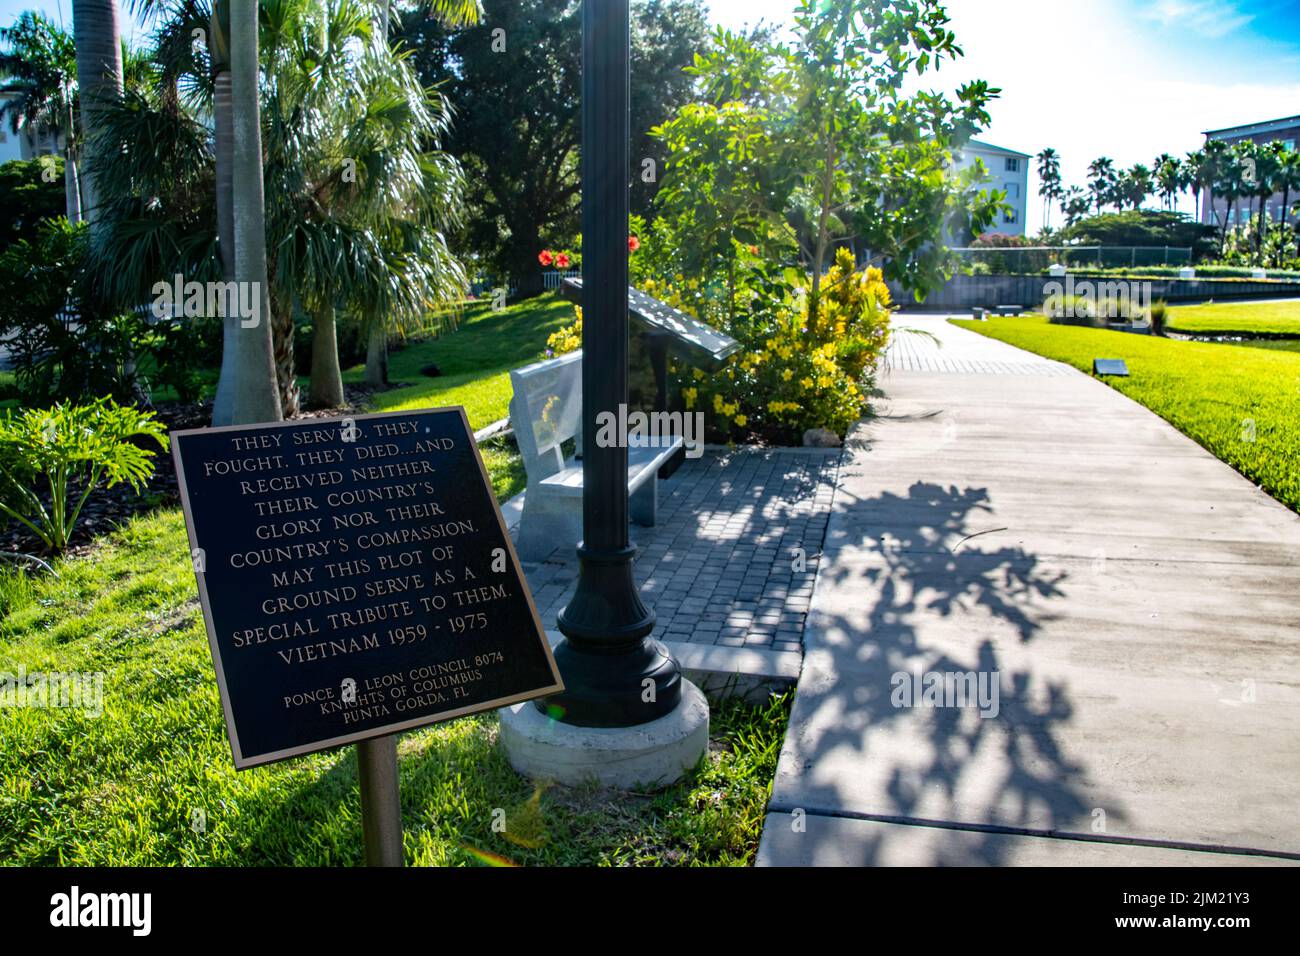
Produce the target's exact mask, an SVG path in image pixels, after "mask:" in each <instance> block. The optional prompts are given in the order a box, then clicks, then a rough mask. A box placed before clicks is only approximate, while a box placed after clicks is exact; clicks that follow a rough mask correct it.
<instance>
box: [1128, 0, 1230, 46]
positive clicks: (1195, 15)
mask: <svg viewBox="0 0 1300 956" xmlns="http://www.w3.org/2000/svg"><path fill="white" fill-rule="evenodd" d="M1138 16H1139V17H1140V18H1141V19H1143V20H1147V21H1150V22H1153V23H1158V24H1159V25H1160V26H1161V27H1163V28H1166V29H1179V30H1191V31H1192V32H1193V33H1196V34H1198V35H1200V36H1202V37H1205V38H1207V39H1211V40H1217V39H1220V38H1221V37H1225V36H1228V35H1229V34H1231V33H1236V32H1237V31H1238V30H1240V29H1242V28H1243V27H1247V26H1249V25H1250V24H1251V23H1252V22H1253V21H1254V20H1255V15H1254V14H1253V13H1243V12H1242V11H1241V9H1240V7H1239V6H1238V5H1237V4H1236V3H1233V2H1231V0H1156V2H1155V3H1152V4H1151V5H1149V6H1148V7H1147V8H1146V9H1144V10H1142V11H1141V12H1140V13H1139V14H1138Z"/></svg>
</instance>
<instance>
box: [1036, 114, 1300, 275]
mask: <svg viewBox="0 0 1300 956" xmlns="http://www.w3.org/2000/svg"><path fill="white" fill-rule="evenodd" d="M1037 159H1038V177H1039V180H1040V184H1039V187H1038V194H1039V196H1040V197H1042V199H1043V221H1044V223H1045V224H1046V225H1047V226H1049V227H1050V225H1051V211H1052V209H1053V208H1059V209H1060V210H1061V212H1062V213H1063V214H1064V215H1065V220H1066V223H1067V225H1073V224H1074V223H1076V222H1078V221H1079V220H1080V219H1082V218H1084V217H1086V216H1089V215H1093V214H1101V213H1102V212H1103V211H1104V210H1106V209H1108V208H1112V207H1113V208H1114V209H1115V211H1116V212H1123V211H1124V210H1126V209H1140V208H1142V206H1143V204H1144V203H1146V201H1147V200H1148V199H1150V198H1152V197H1154V196H1158V197H1159V199H1160V207H1161V208H1162V209H1167V210H1173V209H1174V208H1175V206H1176V205H1177V202H1178V197H1179V196H1181V195H1182V194H1183V193H1186V192H1190V193H1192V195H1193V196H1194V197H1195V200H1196V218H1197V220H1198V221H1199V220H1200V219H1201V197H1202V196H1203V195H1206V194H1208V196H1209V202H1210V209H1211V210H1212V212H1213V216H1214V223H1215V225H1216V226H1217V228H1218V230H1219V244H1220V250H1222V249H1223V247H1224V246H1225V244H1226V243H1227V242H1228V239H1229V235H1230V233H1231V230H1232V229H1233V228H1234V227H1239V228H1241V229H1244V228H1245V227H1246V226H1247V225H1248V224H1249V226H1250V231H1251V233H1252V236H1251V237H1250V238H1251V241H1253V243H1254V246H1255V253H1256V254H1257V255H1258V254H1260V253H1261V252H1262V250H1263V244H1264V242H1265V239H1266V237H1267V236H1268V235H1269V233H1270V231H1273V230H1276V231H1280V232H1281V234H1282V235H1283V236H1284V237H1285V242H1284V243H1283V244H1282V245H1283V247H1285V246H1286V244H1288V243H1290V242H1291V241H1293V240H1294V222H1293V214H1294V213H1295V211H1296V207H1297V206H1300V203H1296V202H1292V200H1293V199H1296V200H1300V150H1296V149H1294V148H1288V147H1287V145H1286V144H1284V143H1282V142H1279V141H1276V140H1275V141H1273V142H1270V143H1254V142H1250V141H1244V142H1239V143H1231V144H1230V143H1226V142H1223V141H1222V140H1210V141H1209V142H1208V143H1206V144H1205V146H1204V147H1203V148H1201V149H1199V150H1196V151H1195V152H1192V153H1188V154H1187V156H1186V157H1184V158H1183V159H1179V158H1178V157H1176V156H1173V155H1170V154H1169V153H1161V154H1160V155H1159V156H1157V157H1156V158H1155V161H1154V162H1153V163H1152V164H1151V165H1150V166H1147V165H1144V164H1141V163H1139V164H1137V165H1135V166H1133V167H1132V168H1131V169H1119V168H1117V167H1116V166H1115V162H1114V160H1111V159H1109V158H1107V157H1104V156H1103V157H1101V158H1099V159H1095V160H1093V161H1092V163H1090V164H1089V165H1088V185H1087V188H1086V189H1085V188H1084V187H1082V186H1070V187H1069V188H1068V189H1067V188H1066V187H1065V185H1064V183H1063V182H1062V179H1061V163H1060V157H1059V156H1058V155H1057V152H1056V150H1054V149H1050V148H1048V149H1044V150H1043V151H1042V152H1041V153H1039V154H1038V157H1037ZM1277 195H1280V196H1281V197H1282V205H1281V209H1282V210H1283V212H1282V215H1281V216H1280V221H1279V222H1277V223H1276V224H1275V223H1274V222H1273V220H1272V217H1271V216H1270V214H1269V209H1268V202H1269V200H1270V199H1271V198H1272V197H1273V196H1277ZM1243 204H1244V205H1243ZM1239 211H1240V212H1241V213H1243V214H1244V215H1240V216H1239V215H1238V212H1239ZM1279 254H1280V253H1279Z"/></svg>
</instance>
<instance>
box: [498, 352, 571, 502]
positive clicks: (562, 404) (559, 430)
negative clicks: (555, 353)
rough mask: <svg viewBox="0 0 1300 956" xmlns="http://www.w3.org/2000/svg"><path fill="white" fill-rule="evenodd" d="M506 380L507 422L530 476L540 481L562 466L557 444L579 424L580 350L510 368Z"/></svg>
mask: <svg viewBox="0 0 1300 956" xmlns="http://www.w3.org/2000/svg"><path fill="white" fill-rule="evenodd" d="M510 385H511V387H512V388H513V389H514V395H513V396H512V397H511V399H510V425H511V427H512V428H513V429H514V431H515V440H516V441H517V442H518V443H519V452H520V454H522V455H523V458H524V469H525V470H526V471H527V472H528V480H529V481H538V480H540V479H542V478H546V477H549V476H550V475H553V474H555V473H556V472H557V471H559V470H560V469H561V468H563V467H564V453H563V452H562V451H561V449H560V445H561V444H562V443H564V442H565V441H568V440H569V439H570V438H574V439H577V438H578V433H579V431H580V430H581V428H582V352H581V351H577V352H571V353H569V354H568V355H561V356H560V357H559V358H554V359H547V360H546V361H544V362H535V363H533V364H532V365H525V366H524V367H523V368H517V369H512V370H511V372H510ZM579 443H581V442H579Z"/></svg>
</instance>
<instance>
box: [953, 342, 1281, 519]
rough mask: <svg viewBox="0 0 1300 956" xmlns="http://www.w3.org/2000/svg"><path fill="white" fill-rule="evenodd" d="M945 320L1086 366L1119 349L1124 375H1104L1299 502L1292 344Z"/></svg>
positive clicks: (1089, 367)
mask: <svg viewBox="0 0 1300 956" xmlns="http://www.w3.org/2000/svg"><path fill="white" fill-rule="evenodd" d="M952 321H953V324H954V325H959V326H961V327H962V328H966V329H970V330H971V331H972V332H979V333H980V334H981V335H987V336H989V337H990V338H994V339H999V340H1001V341H1003V342H1007V343H1009V344H1010V345H1014V346H1017V347H1019V348H1022V349H1027V350H1028V351H1030V352H1036V353H1038V354H1039V355H1043V356H1046V357H1048V358H1052V359H1058V360H1059V361H1062V362H1067V363H1069V364H1070V365H1073V366H1074V367H1075V368H1078V369H1081V370H1083V371H1085V372H1091V370H1092V360H1093V359H1094V358H1098V357H1101V358H1122V359H1124V360H1125V361H1126V362H1127V363H1128V367H1129V372H1130V377H1129V378H1111V379H1107V380H1106V382H1107V384H1109V385H1111V386H1112V387H1114V388H1116V389H1118V390H1119V391H1121V392H1123V393H1124V394H1125V395H1127V396H1129V397H1130V398H1132V399H1134V400H1135V401H1138V402H1140V403H1142V404H1143V405H1145V406H1146V407H1147V408H1149V409H1151V410H1152V411H1153V412H1155V413H1156V414H1157V415H1159V416H1160V417H1161V418H1164V419H1165V420H1166V421H1168V422H1169V423H1170V424H1172V425H1173V426H1174V427H1175V428H1177V429H1178V430H1179V431H1181V432H1183V433H1184V434H1185V435H1188V436H1189V437H1191V438H1192V439H1194V440H1195V441H1197V442H1199V443H1200V444H1201V445H1202V446H1204V447H1205V448H1206V449H1208V450H1209V451H1210V452H1211V453H1213V454H1214V455H1216V456H1217V457H1219V458H1220V459H1222V460H1223V461H1225V462H1227V463H1228V464H1230V465H1232V467H1234V468H1236V469H1237V470H1238V471H1240V472H1241V473H1242V474H1243V475H1245V476H1246V477H1247V478H1249V479H1250V480H1251V481H1253V482H1255V483H1256V484H1258V485H1260V486H1261V487H1262V488H1263V489H1264V490H1265V491H1267V492H1268V493H1269V494H1270V495H1272V496H1273V497H1274V498H1276V499H1278V500H1279V501H1281V502H1283V503H1284V504H1286V505H1288V506H1289V507H1291V508H1294V509H1296V510H1300V351H1293V350H1289V349H1270V348H1255V347H1251V346H1244V345H1227V344H1217V343H1210V342H1186V341H1176V340H1173V339H1164V338H1156V337H1151V336H1145V335H1130V334H1128V333H1124V332H1111V331H1108V330H1101V329H1090V328H1081V327H1075V326H1064V325H1050V324H1049V323H1048V321H1047V320H1046V319H1045V318H1043V317H1041V316H1025V317H1023V318H995V319H990V320H988V321H987V322H972V321H967V320H952ZM1085 412H1086V410H1084V409H1081V410H1080V413H1081V414H1083V413H1085ZM1249 422H1253V423H1254V440H1253V441H1249V440H1247V435H1248V434H1249V431H1250V429H1249Z"/></svg>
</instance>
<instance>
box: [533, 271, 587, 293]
mask: <svg viewBox="0 0 1300 956" xmlns="http://www.w3.org/2000/svg"><path fill="white" fill-rule="evenodd" d="M581 278H582V270H581V269H570V270H568V271H567V272H559V271H557V270H554V269H552V270H551V271H549V272H543V273H542V283H543V285H544V287H545V288H547V289H558V288H559V287H560V286H561V285H563V284H564V280H565V279H581Z"/></svg>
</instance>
